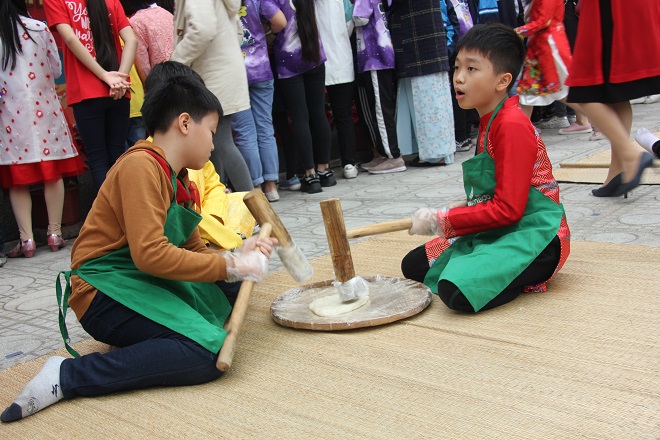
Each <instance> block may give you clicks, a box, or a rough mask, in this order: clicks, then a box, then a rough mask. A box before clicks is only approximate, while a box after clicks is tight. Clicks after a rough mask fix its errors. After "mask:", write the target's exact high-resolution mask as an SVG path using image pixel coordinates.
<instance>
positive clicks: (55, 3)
mask: <svg viewBox="0 0 660 440" xmlns="http://www.w3.org/2000/svg"><path fill="white" fill-rule="evenodd" d="M44 12H45V13H46V21H47V22H48V26H49V27H50V28H51V30H53V31H55V26H56V25H58V24H62V23H64V24H69V25H70V24H71V23H70V20H69V14H68V12H67V9H66V5H65V4H64V2H63V1H62V0H44Z"/></svg>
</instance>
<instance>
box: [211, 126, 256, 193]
mask: <svg viewBox="0 0 660 440" xmlns="http://www.w3.org/2000/svg"><path fill="white" fill-rule="evenodd" d="M233 116H234V115H224V116H223V117H222V120H221V121H220V122H219V123H218V129H217V130H216V132H215V135H214V136H213V146H214V150H213V152H212V153H211V162H213V166H214V167H215V169H216V171H217V172H219V173H220V176H221V177H222V181H223V182H226V181H227V178H228V179H229V180H230V181H231V184H232V186H233V187H234V189H235V190H236V191H250V190H251V189H252V188H254V186H253V185H252V179H251V178H250V171H249V170H248V167H247V165H246V163H245V159H243V155H241V152H240V151H238V148H237V147H236V144H234V138H233V136H232V133H231V120H232V117H233Z"/></svg>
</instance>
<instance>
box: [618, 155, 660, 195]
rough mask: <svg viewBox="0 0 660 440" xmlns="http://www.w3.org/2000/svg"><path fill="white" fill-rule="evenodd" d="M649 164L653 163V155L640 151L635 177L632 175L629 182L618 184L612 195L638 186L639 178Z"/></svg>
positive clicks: (626, 191) (624, 192) (640, 178)
mask: <svg viewBox="0 0 660 440" xmlns="http://www.w3.org/2000/svg"><path fill="white" fill-rule="evenodd" d="M651 165H653V155H652V154H650V153H646V152H644V153H642V158H641V160H640V162H639V168H637V173H636V174H635V177H633V179H632V180H631V181H630V182H628V183H622V184H621V185H619V187H618V188H617V189H616V190H615V191H614V194H613V197H618V196H620V195H622V194H626V193H628V192H630V191H632V190H633V189H635V188H637V187H638V186H639V182H640V180H642V174H643V173H644V170H645V169H647V168H648V167H650V166H651Z"/></svg>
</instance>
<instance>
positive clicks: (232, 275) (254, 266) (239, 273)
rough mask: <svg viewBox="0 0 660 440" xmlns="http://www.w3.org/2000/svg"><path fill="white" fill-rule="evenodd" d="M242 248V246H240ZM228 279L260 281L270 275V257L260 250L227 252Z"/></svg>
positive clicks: (233, 280)
mask: <svg viewBox="0 0 660 440" xmlns="http://www.w3.org/2000/svg"><path fill="white" fill-rule="evenodd" d="M239 249H240V248H239ZM222 255H223V256H224V257H225V261H226V262H227V281H229V282H230V283H234V282H236V281H242V280H245V281H254V282H259V281H261V280H263V279H264V278H265V277H266V275H268V258H266V256H265V255H264V254H262V253H261V252H259V251H246V252H225V253H224V254H222Z"/></svg>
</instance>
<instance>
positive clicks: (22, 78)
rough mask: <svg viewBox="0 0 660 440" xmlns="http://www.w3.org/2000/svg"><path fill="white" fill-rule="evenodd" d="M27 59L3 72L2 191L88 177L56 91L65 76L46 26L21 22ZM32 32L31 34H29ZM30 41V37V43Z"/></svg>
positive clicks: (22, 57) (0, 127) (23, 57)
mask: <svg viewBox="0 0 660 440" xmlns="http://www.w3.org/2000/svg"><path fill="white" fill-rule="evenodd" d="M22 22H23V26H25V28H26V29H27V31H26V30H25V29H23V28H22V27H21V26H18V31H19V36H20V37H21V40H22V41H21V49H22V52H23V53H22V54H21V53H19V54H17V58H16V66H14V68H13V69H12V68H11V66H7V70H4V71H0V86H1V87H0V92H1V94H2V98H0V103H1V104H2V105H0V183H1V184H2V187H3V188H12V187H14V186H25V185H32V184H36V183H43V182H53V181H57V180H59V179H60V178H62V177H68V176H77V175H79V174H82V173H83V172H84V164H83V162H82V160H81V159H80V158H79V157H78V151H77V150H76V148H75V146H74V144H73V141H72V139H71V133H70V132H69V127H68V125H67V122H66V119H65V118H64V113H63V111H62V105H61V104H60V100H59V98H58V96H57V93H56V92H55V82H54V81H55V78H57V77H58V76H60V74H61V73H62V70H61V63H60V59H59V57H58V51H57V46H56V45H55V41H54V39H53V36H52V35H51V33H50V31H49V30H48V28H47V26H46V25H45V24H44V23H42V22H40V21H38V20H33V19H31V18H28V17H22ZM28 32H29V33H28ZM30 37H31V38H30Z"/></svg>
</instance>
